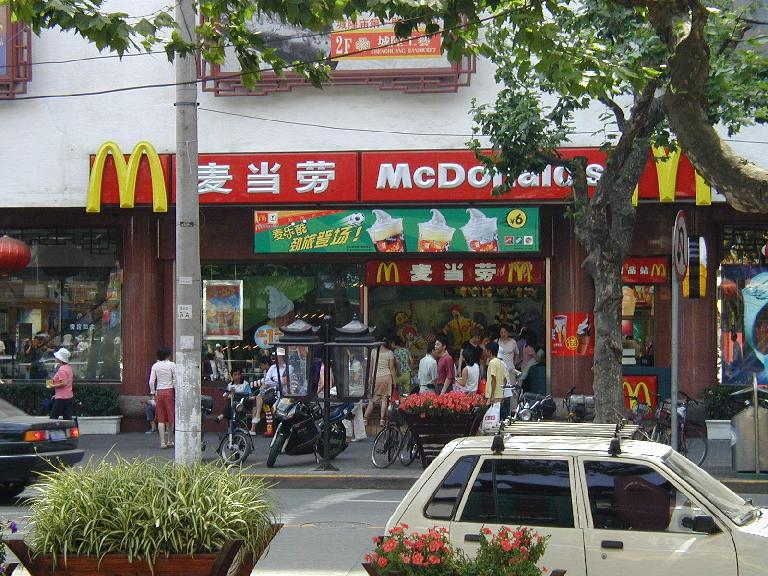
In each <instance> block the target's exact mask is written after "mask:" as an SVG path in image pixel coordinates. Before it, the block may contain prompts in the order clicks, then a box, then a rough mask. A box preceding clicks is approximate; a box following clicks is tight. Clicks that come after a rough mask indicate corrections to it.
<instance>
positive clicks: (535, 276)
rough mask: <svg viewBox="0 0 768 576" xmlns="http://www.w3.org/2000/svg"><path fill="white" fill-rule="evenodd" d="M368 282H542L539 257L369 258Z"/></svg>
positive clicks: (542, 265)
mask: <svg viewBox="0 0 768 576" xmlns="http://www.w3.org/2000/svg"><path fill="white" fill-rule="evenodd" d="M365 278H366V284H368V286H395V285H397V286H415V285H418V286H452V285H470V286H473V285H474V286H477V285H489V286H501V285H503V286H510V285H512V286H525V285H537V284H543V283H544V262H543V261H541V260H487V261H481V260H373V261H369V262H366V264H365Z"/></svg>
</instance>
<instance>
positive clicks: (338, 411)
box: [331, 403, 355, 420]
mask: <svg viewBox="0 0 768 576" xmlns="http://www.w3.org/2000/svg"><path fill="white" fill-rule="evenodd" d="M354 407H355V406H354V404H349V403H345V404H335V405H332V406H331V420H340V419H341V418H343V417H344V413H345V412H346V411H351V410H352V409H353V408H354Z"/></svg>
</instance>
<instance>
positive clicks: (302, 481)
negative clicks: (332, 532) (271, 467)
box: [243, 472, 418, 490]
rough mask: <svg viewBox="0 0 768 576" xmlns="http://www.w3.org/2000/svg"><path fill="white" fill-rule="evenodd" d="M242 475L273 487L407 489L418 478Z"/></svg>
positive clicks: (353, 475)
mask: <svg viewBox="0 0 768 576" xmlns="http://www.w3.org/2000/svg"><path fill="white" fill-rule="evenodd" d="M243 475H244V476H248V477H249V478H256V479H259V480H263V481H264V482H266V483H268V484H273V485H274V486H275V488H296V489H301V488H304V489H310V490H312V489H324V490H334V489H336V490H343V489H346V488H357V489H360V488H363V489H368V490H408V489H410V487H411V486H413V484H414V482H416V480H418V478H416V477H413V476H378V475H377V476H372V475H369V474H332V473H330V474H329V473H328V472H320V473H317V474H262V473H254V472H243Z"/></svg>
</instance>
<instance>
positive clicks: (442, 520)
mask: <svg viewBox="0 0 768 576" xmlns="http://www.w3.org/2000/svg"><path fill="white" fill-rule="evenodd" d="M526 426H527V427H531V430H533V431H532V432H525V433H526V434H534V435H525V436H519V435H517V434H516V435H514V436H513V435H510V434H506V433H505V434H503V436H498V437H497V438H496V445H495V447H496V451H495V452H494V451H493V450H492V441H493V440H494V438H491V437H488V436H485V437H471V438H462V439H459V440H454V441H453V442H451V443H449V444H448V445H447V446H446V447H445V448H444V449H443V451H442V452H441V453H440V455H439V456H438V457H437V458H436V459H435V460H434V462H432V464H431V465H430V466H429V467H428V468H427V469H426V470H425V471H424V473H423V474H422V475H421V477H420V478H419V480H418V481H417V482H416V483H415V484H414V485H413V487H412V488H411V490H410V491H409V492H408V494H406V496H405V498H404V499H403V501H402V502H401V503H400V505H399V506H398V507H397V509H396V510H395V512H394V514H393V515H392V517H391V518H390V519H389V522H388V523H387V530H389V529H390V528H392V527H393V526H396V525H397V524H400V523H403V522H404V523H406V524H408V526H409V528H408V530H409V531H413V532H421V531H425V530H426V529H428V528H430V527H432V526H443V527H445V528H447V529H448V531H449V536H450V540H451V542H452V543H453V544H454V545H455V546H456V547H458V548H461V549H463V550H465V551H466V552H468V553H470V554H472V553H473V552H474V550H476V549H477V547H478V544H477V542H478V540H479V533H480V529H481V528H482V527H483V526H488V527H489V528H491V529H493V530H494V531H495V530H497V529H498V528H499V527H500V526H502V525H506V526H510V527H517V526H528V527H530V528H533V529H535V530H537V531H538V532H539V533H540V534H545V535H550V540H549V545H548V546H547V551H546V553H545V555H544V558H543V559H542V562H541V564H542V565H544V566H548V567H550V569H563V570H566V571H567V576H648V574H653V576H684V575H688V574H692V575H695V576H703V575H712V576H758V575H761V576H762V575H765V574H767V573H768V513H767V512H768V509H766V508H756V507H754V506H753V505H752V504H751V503H749V502H747V501H745V500H744V499H742V498H741V497H740V496H738V495H737V494H735V493H734V492H732V491H731V490H729V489H728V488H726V487H725V486H724V485H723V484H722V483H720V482H719V481H718V480H716V479H715V478H713V477H712V476H710V475H709V474H708V473H707V472H705V471H704V470H702V469H701V468H699V467H698V466H696V465H695V464H693V463H692V462H690V461H689V460H687V459H686V458H684V457H683V456H680V455H679V454H678V453H677V452H675V451H673V450H672V449H671V448H670V447H669V446H665V445H663V444H657V443H653V442H641V441H634V440H621V441H620V451H621V452H620V454H617V455H611V453H610V452H616V450H615V447H616V446H618V445H619V442H618V441H617V440H613V447H614V450H611V446H612V444H611V443H612V440H611V438H610V437H599V436H591V435H590V434H591V432H590V430H597V429H598V428H592V427H599V426H600V425H589V424H578V425H568V424H565V425H564V426H565V427H568V428H569V429H571V430H575V428H573V427H574V426H578V430H579V431H580V432H579V433H578V435H575V434H565V435H548V436H543V435H535V434H536V430H537V427H536V425H526ZM553 428H554V427H553V426H552V425H549V428H548V429H546V430H548V431H549V432H550V433H551V430H552V429H553ZM514 430H515V432H518V431H522V430H523V428H522V427H518V426H516V427H515V428H514ZM542 430H543V429H542ZM602 430H603V431H604V430H605V428H604V427H603V428H602ZM501 439H503V445H501V443H500V442H499V440H501Z"/></svg>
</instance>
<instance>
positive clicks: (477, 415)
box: [404, 409, 485, 468]
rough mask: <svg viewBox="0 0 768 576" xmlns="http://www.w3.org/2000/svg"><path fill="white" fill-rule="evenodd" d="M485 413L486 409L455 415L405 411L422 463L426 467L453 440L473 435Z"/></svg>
mask: <svg viewBox="0 0 768 576" xmlns="http://www.w3.org/2000/svg"><path fill="white" fill-rule="evenodd" d="M484 414H485V410H484V409H483V410H477V409H476V410H475V411H473V412H470V413H469V414H456V415H453V416H427V415H425V414H409V413H405V414H404V416H405V421H406V423H407V424H408V428H409V429H410V430H411V432H412V433H413V436H414V438H415V439H416V447H417V448H418V450H419V459H420V460H421V465H422V466H423V467H424V468H426V467H427V466H428V465H429V464H430V462H432V460H434V459H435V458H436V457H437V455H438V454H440V451H441V450H442V449H443V447H444V446H445V445H446V444H448V442H450V441H451V440H455V439H456V438H463V437H465V436H473V435H474V434H475V433H476V432H477V429H478V428H479V427H480V423H481V422H482V420H483V415H484Z"/></svg>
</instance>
